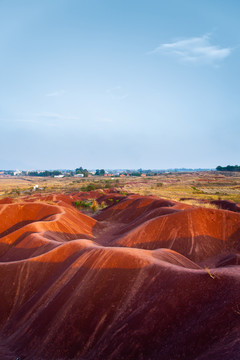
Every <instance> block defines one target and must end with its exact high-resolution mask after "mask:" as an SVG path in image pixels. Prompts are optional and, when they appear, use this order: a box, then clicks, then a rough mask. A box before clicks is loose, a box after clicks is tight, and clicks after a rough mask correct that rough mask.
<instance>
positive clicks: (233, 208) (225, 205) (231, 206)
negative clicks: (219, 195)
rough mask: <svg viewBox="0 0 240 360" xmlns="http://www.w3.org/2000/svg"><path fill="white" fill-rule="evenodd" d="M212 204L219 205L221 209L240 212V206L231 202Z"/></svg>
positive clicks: (218, 201)
mask: <svg viewBox="0 0 240 360" xmlns="http://www.w3.org/2000/svg"><path fill="white" fill-rule="evenodd" d="M211 204H214V205H217V207H219V208H220V209H224V210H230V211H234V212H240V206H239V205H238V204H235V203H234V202H233V201H230V200H213V201H211Z"/></svg>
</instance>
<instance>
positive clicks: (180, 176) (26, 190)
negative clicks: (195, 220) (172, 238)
mask: <svg viewBox="0 0 240 360" xmlns="http://www.w3.org/2000/svg"><path fill="white" fill-rule="evenodd" d="M36 184H38V185H39V188H43V190H38V191H39V192H41V193H45V194H48V193H53V192H54V193H59V192H63V193H71V192H77V191H81V188H82V187H83V186H84V187H86V186H87V185H89V184H93V185H94V186H96V188H98V189H99V188H103V189H104V188H109V187H114V188H117V189H118V190H119V191H121V192H122V193H135V194H139V195H153V196H157V197H162V198H165V199H169V200H175V201H184V202H185V203H189V204H190V205H196V206H204V207H208V206H210V205H209V204H207V203H204V201H212V200H218V199H222V200H232V201H234V202H237V203H240V174H238V173H226V174H222V173H218V172H214V171H212V172H210V171H208V172H194V173H165V174H161V175H159V176H154V177H145V178H143V177H123V178H115V179H113V180H110V179H106V178H104V177H91V178H83V179H79V178H73V177H69V178H57V179H56V178H41V177H0V198H3V197H5V196H10V197H19V196H26V195H28V194H30V193H32V189H33V186H34V185H36ZM211 207H212V206H211Z"/></svg>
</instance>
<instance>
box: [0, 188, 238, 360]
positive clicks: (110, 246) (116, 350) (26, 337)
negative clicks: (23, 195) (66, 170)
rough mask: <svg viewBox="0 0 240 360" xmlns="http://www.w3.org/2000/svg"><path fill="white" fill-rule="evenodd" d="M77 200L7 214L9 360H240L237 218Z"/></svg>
mask: <svg viewBox="0 0 240 360" xmlns="http://www.w3.org/2000/svg"><path fill="white" fill-rule="evenodd" d="M96 195H97V194H96ZM109 195H110V194H105V195H101V196H107V197H109ZM114 195H115V199H117V197H118V196H119V194H117V193H115V194H114V193H111V196H114ZM76 196H77V197H78V196H79V194H71V195H54V194H53V195H51V196H49V197H47V198H44V197H37V196H35V197H34V198H30V199H29V198H28V199H26V201H23V202H19V203H17V202H16V203H13V204H6V203H5V204H2V205H0V220H1V221H0V233H1V235H0V282H1V299H0V358H1V359H6V360H10V359H14V360H15V359H16V358H20V359H25V360H30V359H34V360H40V359H41V360H47V359H52V360H54V359H56V360H57V359H62V360H68V359H78V360H79V359H84V360H92V359H96V360H103V359H104V360H105V359H109V360H115V359H129V360H132V359H136V360H142V359H149V360H159V359H161V360H170V359H171V360H172V359H173V360H175V359H176V360H177V359H179V360H182V359H186V360H187V359H189V360H190V359H201V360H206V359H210V358H211V359H215V360H217V359H220V360H221V359H226V358H229V359H237V358H238V356H239V351H240V340H239V338H240V323H239V314H240V303H239V299H240V287H239V282H240V273H239V263H240V261H239V246H240V236H239V235H240V214H237V213H233V212H230V211H225V210H214V209H204V208H191V207H186V208H185V206H182V205H181V204H179V203H176V202H170V201H166V200H161V199H157V198H154V197H140V196H137V195H130V196H126V197H125V196H124V197H121V198H118V199H119V201H118V202H116V201H115V202H114V201H113V204H112V205H110V206H109V207H108V208H105V209H103V210H101V211H99V212H98V213H97V214H96V215H95V216H94V217H95V218H94V219H93V218H92V217H91V216H90V214H91V213H89V216H88V215H84V214H82V213H81V212H80V211H78V210H77V209H75V208H74V207H73V206H72V205H71V204H72V202H73V200H74V199H75V197H76ZM89 198H92V194H89ZM29 200H31V201H29ZM102 201H104V200H102ZM213 256H215V257H216V259H218V260H216V261H215V263H216V266H214V267H207V266H204V261H205V260H204V259H206V261H207V259H209V258H211V257H213ZM200 260H201V261H202V262H201V265H200V262H199V263H197V262H198V261H200Z"/></svg>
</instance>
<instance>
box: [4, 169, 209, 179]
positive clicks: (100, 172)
mask: <svg viewBox="0 0 240 360" xmlns="http://www.w3.org/2000/svg"><path fill="white" fill-rule="evenodd" d="M208 170H214V169H186V168H180V169H167V170H150V169H149V170H143V169H138V170H128V169H115V170H105V169H96V170H87V169H84V168H83V167H79V168H76V169H75V170H66V169H64V170H0V176H3V177H5V176H6V177H11V176H36V177H54V178H63V177H79V178H81V177H82V178H83V177H85V178H86V177H94V176H104V177H125V176H142V177H145V176H157V175H159V174H163V173H165V174H166V173H171V172H192V171H208Z"/></svg>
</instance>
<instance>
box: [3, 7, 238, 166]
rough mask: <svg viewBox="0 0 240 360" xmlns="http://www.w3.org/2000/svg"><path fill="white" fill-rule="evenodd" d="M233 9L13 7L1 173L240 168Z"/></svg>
mask: <svg viewBox="0 0 240 360" xmlns="http://www.w3.org/2000/svg"><path fill="white" fill-rule="evenodd" d="M239 10H240V4H237V3H236V1H233V0H230V1H228V2H225V1H223V0H218V1H217V0H213V1H211V2H209V1H208V0H203V1H201V2H193V1H191V0H183V1H181V2H180V1H177V0H168V1H158V0H149V1H141V0H140V1H139V0H138V1H136V0H131V1H125V0H121V1H120V0H116V1H114V2H112V1H110V0H101V1H98V0H88V1H84V0H79V1H77V0H59V1H55V0H53V1H49V0H43V1H41V2H35V1H34V2H33V1H30V0H23V1H21V2H19V1H16V0H2V1H1V3H0V19H1V21H0V28H1V37H0V44H1V53H2V56H1V59H0V65H1V87H0V95H1V107H0V133H1V145H2V147H1V148H2V151H1V154H0V169H64V168H69V169H75V168H77V167H79V166H83V167H84V168H87V169H96V168H104V169H118V168H119V169H121V168H128V169H138V168H143V169H170V168H193V169H194V168H210V169H211V168H212V169H213V168H216V166H218V165H221V166H225V165H228V164H239V150H240V144H239V132H240V121H239V118H240V106H239V99H238V98H239V93H240V84H239V80H238V79H239V73H240V69H239V57H240V51H239V31H240V24H239Z"/></svg>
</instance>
